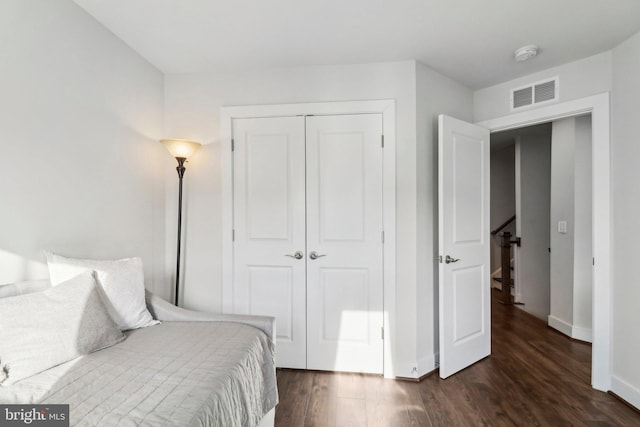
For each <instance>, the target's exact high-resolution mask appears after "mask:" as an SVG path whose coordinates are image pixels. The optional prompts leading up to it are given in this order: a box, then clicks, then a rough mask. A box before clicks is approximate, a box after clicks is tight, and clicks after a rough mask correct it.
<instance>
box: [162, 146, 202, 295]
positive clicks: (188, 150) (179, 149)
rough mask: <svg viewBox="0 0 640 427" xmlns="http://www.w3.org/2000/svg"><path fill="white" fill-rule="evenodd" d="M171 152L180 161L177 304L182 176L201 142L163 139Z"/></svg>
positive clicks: (178, 277) (178, 273) (178, 278)
mask: <svg viewBox="0 0 640 427" xmlns="http://www.w3.org/2000/svg"><path fill="white" fill-rule="evenodd" d="M160 142H161V143H162V144H163V145H164V146H165V148H166V149H167V150H169V153H171V155H172V156H173V157H174V158H175V159H176V160H177V161H178V167H177V168H176V170H177V171H178V245H177V246H178V248H177V249H178V250H177V254H176V289H175V291H176V292H175V298H174V303H175V305H176V306H177V305H178V301H179V296H180V244H181V243H182V178H183V177H184V171H185V170H186V168H185V167H184V163H185V162H186V161H187V159H188V158H189V157H191V156H192V155H193V153H195V152H196V151H197V150H198V149H199V148H200V143H198V142H195V141H187V140H186V139H161V140H160Z"/></svg>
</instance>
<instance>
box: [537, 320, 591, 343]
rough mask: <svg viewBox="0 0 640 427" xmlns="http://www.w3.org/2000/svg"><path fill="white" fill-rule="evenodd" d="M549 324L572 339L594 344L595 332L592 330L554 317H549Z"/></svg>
mask: <svg viewBox="0 0 640 427" xmlns="http://www.w3.org/2000/svg"><path fill="white" fill-rule="evenodd" d="M547 324H548V325H549V327H551V328H553V329H555V330H556V331H558V332H561V333H563V334H564V335H566V336H568V337H569V338H571V339H574V340H578V341H584V342H588V343H591V342H593V331H592V330H591V329H590V328H582V327H580V326H574V325H572V324H571V323H568V322H565V321H564V320H562V319H558V318H557V317H555V316H552V315H549V316H548V317H547Z"/></svg>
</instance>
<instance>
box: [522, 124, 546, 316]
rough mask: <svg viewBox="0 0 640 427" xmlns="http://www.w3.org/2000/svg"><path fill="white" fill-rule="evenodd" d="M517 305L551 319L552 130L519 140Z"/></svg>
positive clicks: (529, 132) (532, 131)
mask: <svg viewBox="0 0 640 427" xmlns="http://www.w3.org/2000/svg"><path fill="white" fill-rule="evenodd" d="M515 174H516V235H517V236H518V237H520V238H521V239H522V244H521V246H519V247H518V246H516V247H515V248H514V249H515V253H516V269H515V272H516V301H518V302H521V303H523V304H524V305H522V306H518V307H520V308H522V309H523V310H525V311H527V312H529V313H531V314H533V315H534V316H536V317H539V318H541V319H546V318H547V316H548V315H549V298H550V297H549V233H548V230H549V210H550V203H551V192H550V191H551V190H550V188H551V129H550V126H549V125H548V124H542V125H538V126H532V127H528V128H524V129H522V130H521V131H520V132H519V135H518V137H517V138H516V170H515Z"/></svg>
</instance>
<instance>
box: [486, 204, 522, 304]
mask: <svg viewBox="0 0 640 427" xmlns="http://www.w3.org/2000/svg"><path fill="white" fill-rule="evenodd" d="M515 219H516V216H515V215H513V216H512V217H511V218H509V219H508V220H507V221H505V222H504V223H503V224H502V225H500V227H498V228H496V229H495V230H493V231H492V232H491V234H492V235H494V236H495V235H496V234H498V233H499V232H500V231H501V230H502V229H504V228H505V227H506V226H508V225H509V224H511V223H512V222H513V221H515ZM514 244H516V245H518V246H520V238H519V237H516V238H514V240H511V233H510V232H508V231H504V232H502V233H501V234H500V248H501V250H500V258H501V266H500V268H498V269H497V270H496V271H494V272H493V273H492V274H491V279H492V286H494V287H496V288H501V289H502V300H501V301H500V302H501V303H502V304H505V305H512V304H513V295H512V292H511V289H512V288H514V281H513V279H512V271H513V250H512V246H513V245H514ZM498 272H499V273H498ZM497 273H498V274H497ZM497 284H500V286H497ZM505 285H506V286H505Z"/></svg>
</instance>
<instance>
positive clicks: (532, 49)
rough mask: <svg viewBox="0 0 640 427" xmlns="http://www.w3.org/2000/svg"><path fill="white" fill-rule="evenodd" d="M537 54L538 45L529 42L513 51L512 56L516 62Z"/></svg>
mask: <svg viewBox="0 0 640 427" xmlns="http://www.w3.org/2000/svg"><path fill="white" fill-rule="evenodd" d="M537 54H538V46H536V45H534V44H530V45H528V46H522V47H521V48H520V49H517V50H516V51H515V52H513V56H514V58H515V59H516V61H517V62H522V61H526V60H527V59H529V58H533V57H534V56H536V55H537Z"/></svg>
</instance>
